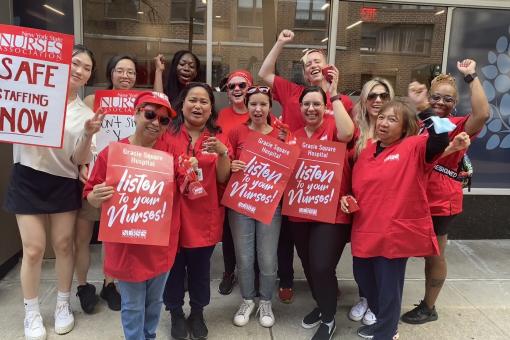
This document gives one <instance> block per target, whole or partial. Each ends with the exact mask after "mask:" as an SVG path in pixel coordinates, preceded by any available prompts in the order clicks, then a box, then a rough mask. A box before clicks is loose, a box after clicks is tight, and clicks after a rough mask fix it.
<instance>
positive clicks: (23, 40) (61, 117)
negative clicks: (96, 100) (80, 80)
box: [0, 25, 73, 148]
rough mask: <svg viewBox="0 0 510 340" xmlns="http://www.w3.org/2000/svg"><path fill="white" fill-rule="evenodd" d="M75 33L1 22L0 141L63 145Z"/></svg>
mask: <svg viewBox="0 0 510 340" xmlns="http://www.w3.org/2000/svg"><path fill="white" fill-rule="evenodd" d="M72 50H73V36H72V35H67V34H62V33H56V32H49V31H43V30H37V29H33V28H27V27H20V26H10V25H0V84H1V86H0V141H2V142H8V143H19V144H30V145H39V146H49V147H57V148H60V147H62V142H63V136H64V122H65V114H66V108H67V84H68V81H69V71H70V65H71V58H72Z"/></svg>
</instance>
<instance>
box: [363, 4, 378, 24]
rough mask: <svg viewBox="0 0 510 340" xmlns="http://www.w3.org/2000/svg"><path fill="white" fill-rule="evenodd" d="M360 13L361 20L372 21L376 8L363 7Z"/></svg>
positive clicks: (374, 17)
mask: <svg viewBox="0 0 510 340" xmlns="http://www.w3.org/2000/svg"><path fill="white" fill-rule="evenodd" d="M360 15H361V20H363V21H374V20H375V19H376V17H377V8H373V7H363V8H362V9H361V10H360Z"/></svg>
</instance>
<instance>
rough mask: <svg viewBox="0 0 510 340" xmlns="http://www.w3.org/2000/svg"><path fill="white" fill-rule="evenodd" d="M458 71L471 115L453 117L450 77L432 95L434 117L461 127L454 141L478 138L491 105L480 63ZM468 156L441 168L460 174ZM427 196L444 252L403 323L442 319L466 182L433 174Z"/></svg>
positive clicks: (452, 158)
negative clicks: (449, 255) (453, 227)
mask: <svg viewBox="0 0 510 340" xmlns="http://www.w3.org/2000/svg"><path fill="white" fill-rule="evenodd" d="M457 69H458V70H459V72H460V73H462V75H463V76H464V81H465V82H467V83H468V84H469V85H468V86H469V91H470V98H471V108H472V113H471V114H468V115H466V116H461V117H454V116H453V112H454V109H455V105H456V104H457V102H458V92H457V85H456V83H455V79H454V78H453V77H452V76H450V75H446V74H441V75H439V76H437V77H436V78H434V80H432V85H431V88H430V96H429V103H430V105H431V106H432V109H433V110H434V114H435V115H437V116H439V117H445V118H448V119H449V120H450V121H451V122H452V123H454V124H456V125H457V127H456V128H455V130H453V131H452V132H450V134H449V136H450V140H452V139H453V138H455V136H457V135H459V134H460V133H462V132H466V133H467V134H468V135H469V136H470V137H471V138H474V137H475V136H476V135H477V134H478V133H479V132H480V130H481V129H482V128H483V126H484V124H485V122H486V121H487V119H489V103H488V101H487V97H486V96H485V92H484V90H483V87H482V83H481V82H480V80H479V79H478V77H477V75H476V73H475V71H476V62H475V61H474V60H470V59H465V60H463V61H462V62H458V63H457ZM465 153H466V149H464V150H461V151H457V152H454V153H451V154H449V155H448V156H445V157H441V159H439V161H438V167H437V168H438V169H441V168H442V169H449V170H450V171H448V173H449V174H452V173H457V169H458V164H459V162H461V161H462V157H463V156H464V154H465ZM439 166H440V167H439ZM427 197H428V201H429V206H430V212H431V214H432V221H433V223H434V232H435V234H436V237H437V242H438V244H439V251H440V253H439V255H437V256H427V257H425V296H424V297H423V300H422V301H421V302H420V303H419V304H418V306H417V307H416V308H414V309H412V310H410V311H408V312H407V313H405V314H404V315H402V321H404V322H406V323H410V324H422V323H425V322H429V321H434V320H437V318H438V316H437V312H436V308H435V303H436V300H437V297H438V296H439V293H440V292H441V288H442V287H443V284H444V281H445V279H446V273H447V268H446V258H445V248H446V244H447V242H448V226H449V225H450V224H451V222H452V220H453V219H454V218H455V217H456V216H458V215H459V214H460V213H461V212H462V198H463V193H462V183H461V182H459V181H458V180H456V179H454V178H452V177H450V176H448V175H447V174H445V173H444V172H439V171H433V172H432V173H431V174H430V178H429V184H428V187H427Z"/></svg>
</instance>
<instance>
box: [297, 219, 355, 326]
mask: <svg viewBox="0 0 510 340" xmlns="http://www.w3.org/2000/svg"><path fill="white" fill-rule="evenodd" d="M291 230H292V235H293V238H294V242H295V244H296V250H297V253H298V256H299V258H300V259H301V264H302V265H303V270H304V272H305V276H306V280H307V281H308V284H309V285H310V290H311V291H312V296H313V298H314V300H315V302H316V303H317V305H318V306H319V309H320V311H321V319H322V321H323V322H330V321H332V320H333V318H334V317H335V312H336V303H337V290H338V281H337V278H336V266H337V264H338V261H339V260H340V256H341V255H342V252H343V250H344V247H345V244H346V243H347V242H349V237H350V227H349V225H345V224H329V223H322V222H313V223H306V222H305V223H301V222H299V223H298V222H292V227H291Z"/></svg>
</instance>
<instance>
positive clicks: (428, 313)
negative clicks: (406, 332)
mask: <svg viewBox="0 0 510 340" xmlns="http://www.w3.org/2000/svg"><path fill="white" fill-rule="evenodd" d="M415 306H416V308H414V309H412V310H410V311H409V312H407V313H404V315H402V318H401V319H402V321H403V322H405V323H410V324H413V325H419V324H422V323H426V322H430V321H436V320H437V313H436V307H435V306H434V307H432V309H431V308H429V307H427V304H426V303H425V301H423V300H422V301H421V302H420V304H419V305H415Z"/></svg>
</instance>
